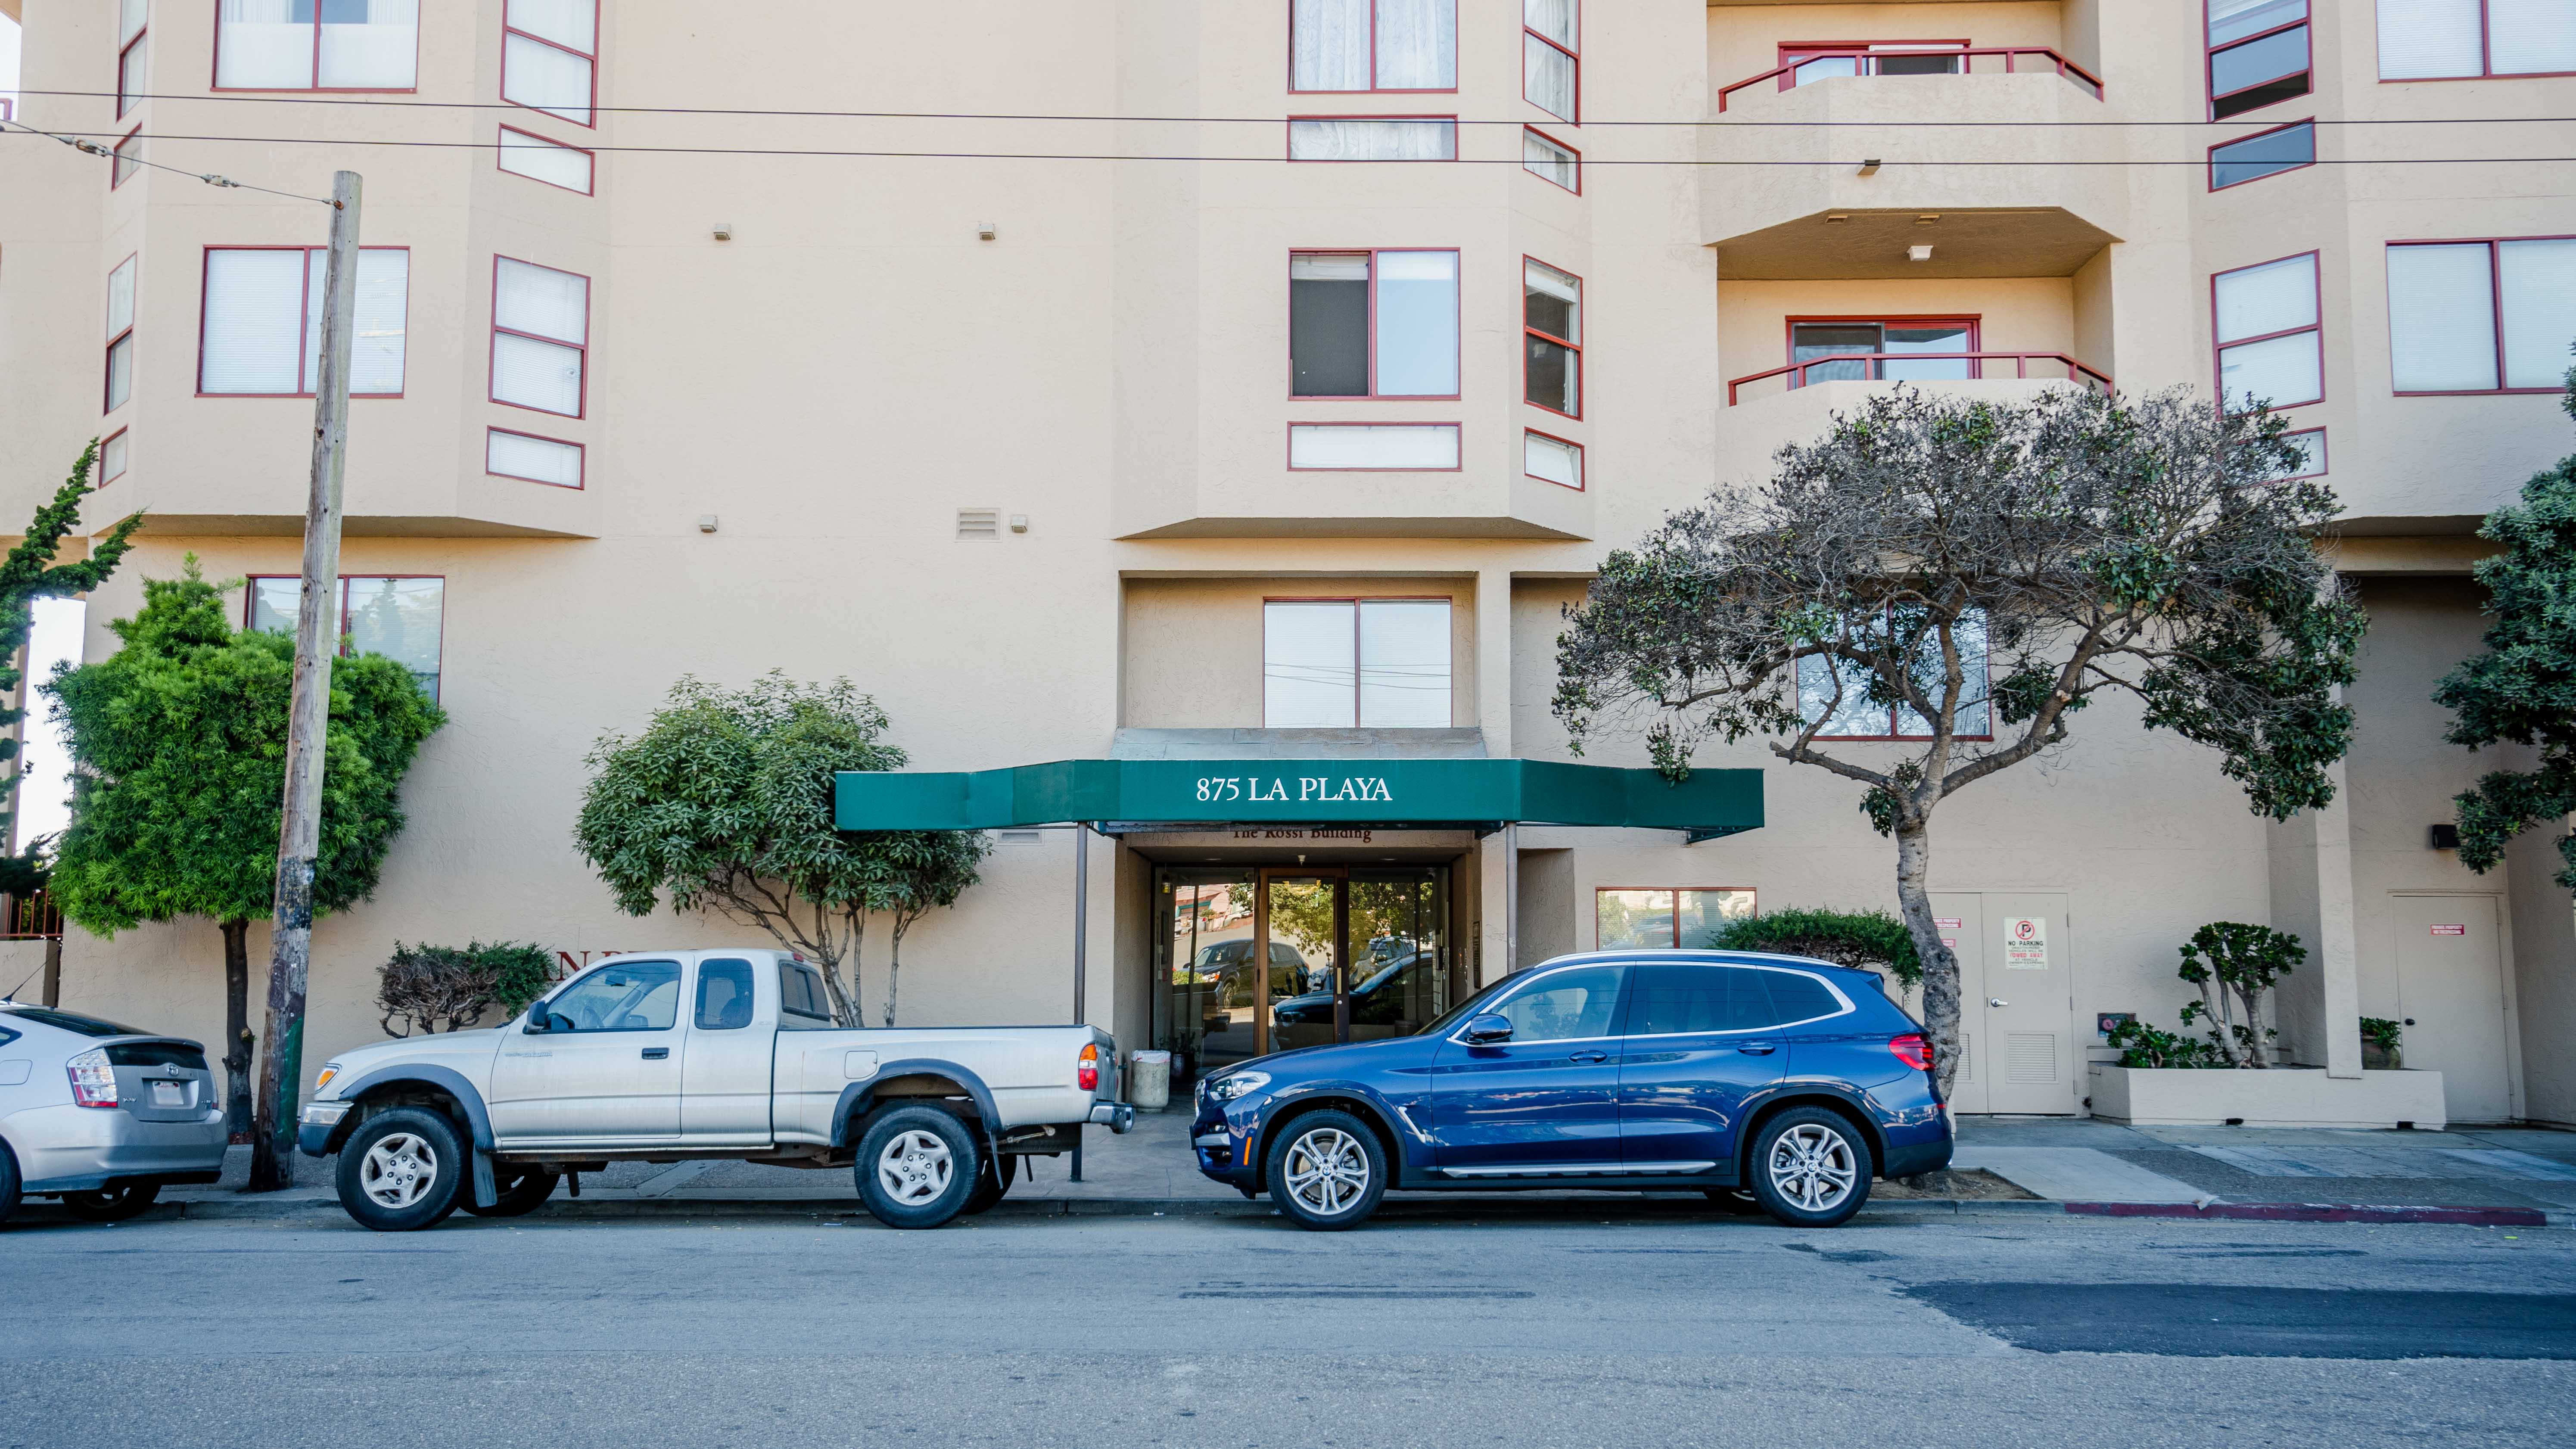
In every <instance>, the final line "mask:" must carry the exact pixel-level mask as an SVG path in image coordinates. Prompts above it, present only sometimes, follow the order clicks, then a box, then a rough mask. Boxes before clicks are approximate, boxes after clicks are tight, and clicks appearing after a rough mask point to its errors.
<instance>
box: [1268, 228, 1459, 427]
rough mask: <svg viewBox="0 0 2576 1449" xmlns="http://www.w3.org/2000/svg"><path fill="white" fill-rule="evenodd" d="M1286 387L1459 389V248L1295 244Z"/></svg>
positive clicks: (1375, 393) (1309, 390)
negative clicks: (1311, 248)
mask: <svg viewBox="0 0 2576 1449" xmlns="http://www.w3.org/2000/svg"><path fill="white" fill-rule="evenodd" d="M1288 365H1289V379H1290V380H1289V388H1288V390H1289V393H1290V394H1291V395H1292V396H1295V397H1456V396H1457V395H1458V254H1457V253H1456V252H1454V251H1420V252H1415V251H1381V252H1295V253H1292V254H1291V255H1290V256H1289V258H1288Z"/></svg>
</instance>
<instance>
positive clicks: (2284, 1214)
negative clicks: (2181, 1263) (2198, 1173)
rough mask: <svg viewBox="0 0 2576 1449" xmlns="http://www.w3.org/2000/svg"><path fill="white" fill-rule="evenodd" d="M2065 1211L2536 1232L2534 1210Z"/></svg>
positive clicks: (2115, 1207)
mask: <svg viewBox="0 0 2576 1449" xmlns="http://www.w3.org/2000/svg"><path fill="white" fill-rule="evenodd" d="M2066 1210H2067V1211H2068V1212H2070V1213H2082V1214H2085V1215H2087V1216H2091V1217H2105V1218H2242V1219H2249V1220H2252V1221H2257V1222H2274V1223H2458V1224H2463V1225H2465V1226H2468V1227H2478V1228H2540V1227H2547V1226H2548V1225H2549V1215H2548V1214H2547V1213H2545V1212H2543V1211H2541V1210H2540V1209H2538V1208H2512V1207H2362V1206H2356V1205H2353V1204H2348V1203H2326V1202H2213V1203H2209V1204H2206V1205H2203V1206H2194V1205H2192V1204H2190V1203H2182V1202H2071V1203H2068V1204H2066Z"/></svg>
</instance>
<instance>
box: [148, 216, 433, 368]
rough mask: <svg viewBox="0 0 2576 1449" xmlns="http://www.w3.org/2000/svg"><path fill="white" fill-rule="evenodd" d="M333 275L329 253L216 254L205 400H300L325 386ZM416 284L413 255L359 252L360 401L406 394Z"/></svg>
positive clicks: (211, 257) (204, 353) (355, 356)
mask: <svg viewBox="0 0 2576 1449" xmlns="http://www.w3.org/2000/svg"><path fill="white" fill-rule="evenodd" d="M329 274H330V252H329V251H328V250H327V249H326V248H323V247H208V248H207V249H206V302H205V331H204V333H203V335H202V336H200V337H199V339H198V346H197V391H199V392H201V393H211V394H228V395H232V396H253V397H263V396H264V397H293V396H298V395H309V394H310V393H312V391H313V390H314V389H315V388H316V387H318V386H320V384H321V366H322V311H323V307H322V304H323V300H324V289H325V287H326V285H327V283H328V278H329ZM410 285H411V253H410V252H408V251H406V250H404V249H403V248H401V247H365V248H361V249H360V250H359V252H358V290H357V312H356V315H355V317H354V319H353V322H354V327H353V331H354V334H355V345H354V347H353V349H352V351H351V355H350V363H349V393H350V395H351V396H353V397H390V396H394V395H397V394H399V393H401V391H402V390H403V333H404V329H405V322H406V316H405V314H406V312H407V311H408V306H409V292H410Z"/></svg>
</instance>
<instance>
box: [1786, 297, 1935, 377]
mask: <svg viewBox="0 0 2576 1449" xmlns="http://www.w3.org/2000/svg"><path fill="white" fill-rule="evenodd" d="M1801 322H1824V323H1832V322H1873V323H1876V324H1877V325H1879V326H1880V327H1919V326H1922V325H1924V324H1926V323H1932V322H1964V323H1966V324H1967V326H1968V347H1967V350H1968V351H1970V352H1983V351H1985V350H1986V349H1985V332H1986V316H1985V314H1984V313H1982V312H1923V313H1905V312H1870V313H1865V314H1852V315H1836V316H1821V315H1816V314H1811V313H1798V314H1795V315H1792V316H1788V317H1783V318H1781V319H1780V346H1781V353H1780V360H1781V361H1782V362H1783V363H1785V364H1787V365H1788V366H1790V367H1796V366H1797V365H1798V324H1799V323H1801ZM1881 340H1882V341H1884V340H1885V339H1883V338H1882V339H1881ZM1817 360H1818V361H1823V360H1824V359H1822V358H1819V359H1817ZM1977 368H1978V372H1979V374H1980V376H1982V375H1983V373H1984V368H1985V364H1983V363H1982V362H1980V363H1978V364H1977ZM1869 380H1870V381H1876V380H1877V379H1874V378H1873V379H1869ZM1791 382H1792V386H1791V388H1790V391H1795V390H1796V387H1797V383H1796V375H1795V374H1792V375H1791Z"/></svg>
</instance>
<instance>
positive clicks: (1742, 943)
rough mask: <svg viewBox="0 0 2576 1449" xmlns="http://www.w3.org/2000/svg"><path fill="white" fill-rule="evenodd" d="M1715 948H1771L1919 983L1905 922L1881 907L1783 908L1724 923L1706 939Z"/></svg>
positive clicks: (1920, 973)
mask: <svg viewBox="0 0 2576 1449" xmlns="http://www.w3.org/2000/svg"><path fill="white" fill-rule="evenodd" d="M1708 944H1709V946H1710V947H1711V948H1712V949H1715V950H1720V951H1776V952H1778V953H1780V954H1782V955H1786V956H1813V957H1814V958H1816V959H1817V960H1819V961H1830V962H1832V963H1833V964H1834V965H1836V966H1849V967H1852V968H1854V969H1856V970H1862V971H1887V972H1893V973H1894V974H1895V976H1896V979H1897V980H1899V981H1902V982H1904V983H1905V984H1906V985H1907V986H1909V987H1912V986H1917V985H1920V984H1921V983H1922V981H1923V958H1922V957H1920V956H1919V955H1917V954H1915V950H1914V936H1913V933H1912V932H1909V931H1907V930H1906V929H1905V923H1904V922H1903V921H1900V920H1898V919H1897V918H1896V917H1894V916H1891V915H1889V914H1888V913H1887V912H1885V911H1826V910H1814V911H1805V910H1787V911H1773V912H1770V913H1769V914H1767V915H1760V916H1747V917H1745V918H1744V919H1743V920H1740V921H1729V922H1727V923H1726V924H1725V925H1724V926H1722V927H1720V928H1718V930H1717V931H1716V932H1715V933H1714V934H1712V935H1711V936H1710V937H1709V938H1708Z"/></svg>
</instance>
